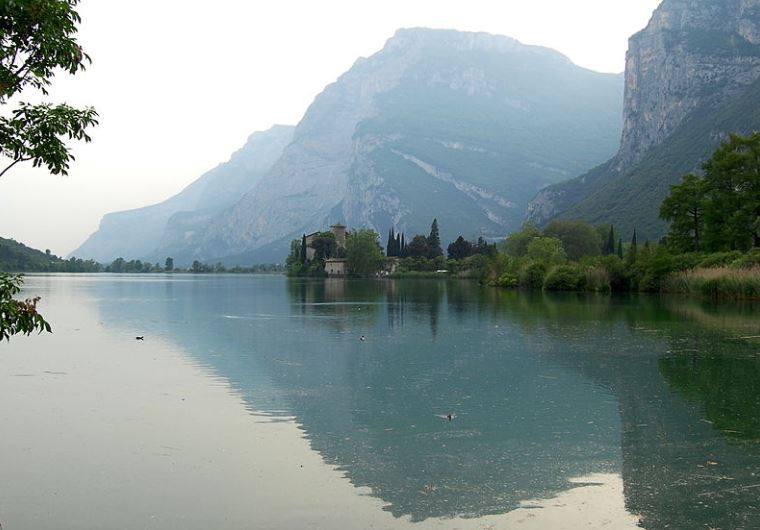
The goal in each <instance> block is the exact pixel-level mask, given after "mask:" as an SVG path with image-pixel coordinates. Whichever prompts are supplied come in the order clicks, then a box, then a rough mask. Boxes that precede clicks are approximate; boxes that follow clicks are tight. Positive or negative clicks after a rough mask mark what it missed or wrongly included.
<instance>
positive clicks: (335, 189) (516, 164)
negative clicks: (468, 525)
mask: <svg viewBox="0 0 760 530" xmlns="http://www.w3.org/2000/svg"><path fill="white" fill-rule="evenodd" d="M621 85H622V78H621V76H617V75H611V74H600V73H596V72H592V71H589V70H585V69H582V68H580V67H578V66H576V65H574V64H573V63H571V62H570V61H569V60H568V59H567V58H566V57H565V56H563V55H561V54H560V53H558V52H555V51H553V50H549V49H546V48H541V47H536V46H525V45H523V44H520V43H519V42H517V41H515V40H513V39H510V38H508V37H502V36H494V35H489V34H484V33H463V32H457V31H450V30H429V29H407V30H400V31H398V32H397V33H396V35H395V36H394V37H393V38H391V39H390V40H389V41H388V42H387V44H386V45H385V47H384V48H383V49H382V50H381V51H380V52H378V53H377V54H375V55H373V56H372V57H370V58H368V59H360V60H359V61H357V62H356V64H354V66H353V67H352V68H351V69H350V70H349V71H348V72H346V73H345V74H344V75H342V76H341V77H340V78H339V79H338V80H337V81H336V82H335V83H333V84H332V85H330V86H328V87H327V88H326V89H325V90H324V91H323V92H322V94H320V95H319V96H318V97H317V98H316V99H315V101H314V102H313V104H312V105H311V106H310V108H309V109H308V111H307V112H306V115H305V116H304V118H303V120H302V121H301V123H300V124H299V125H298V127H297V129H296V131H295V134H294V137H293V142H292V143H291V144H290V145H289V146H288V147H287V148H286V149H285V151H284V153H283V155H282V157H281V158H280V160H278V162H277V163H276V164H275V166H274V167H273V168H272V170H271V171H270V172H269V173H268V174H267V175H266V176H265V177H264V178H263V179H262V180H261V181H260V182H259V183H258V184H257V185H256V186H255V187H254V188H253V189H252V190H251V191H249V192H248V193H247V194H246V195H245V196H244V197H242V199H241V200H240V202H238V203H237V204H236V205H235V207H234V208H232V209H231V210H229V211H226V212H224V213H223V214H222V215H221V216H219V217H218V218H216V219H215V220H213V221H212V222H211V223H210V225H209V227H208V229H207V230H206V231H205V232H204V233H203V234H200V235H199V237H198V238H197V240H195V241H194V242H193V245H192V246H193V248H194V249H195V254H194V257H197V258H199V259H208V258H212V257H213V258H215V259H216V258H222V259H224V260H225V261H228V262H236V261H246V260H248V261H271V260H274V259H282V258H283V257H284V255H285V254H286V253H287V249H288V244H289V241H290V239H292V238H296V237H300V236H301V234H303V233H308V232H311V231H313V230H316V229H319V228H322V227H326V226H328V225H329V224H330V223H332V222H337V221H340V222H343V223H344V224H347V225H348V226H351V227H370V228H374V229H376V230H377V231H378V232H380V233H381V234H385V233H387V231H388V229H389V228H390V227H391V226H393V227H394V228H395V229H396V230H397V231H405V232H407V233H408V234H414V233H427V232H428V231H429V228H430V223H431V221H432V219H433V218H434V217H437V218H438V219H439V223H440V225H441V236H442V238H443V239H444V240H450V239H453V238H455V237H456V235H457V234H459V233H464V234H465V235H468V236H476V235H484V236H494V237H498V236H503V235H504V234H506V233H507V232H509V231H510V230H512V229H514V228H516V227H518V226H519V225H520V224H521V222H522V219H523V215H524V214H523V212H524V209H525V206H526V204H527V201H528V200H529V199H530V198H531V197H532V196H533V195H534V194H535V193H536V192H537V191H538V190H539V189H541V188H542V187H544V186H546V185H548V184H551V183H553V182H558V181H560V180H564V179H566V178H568V177H569V176H571V175H572V174H574V173H578V172H580V171H582V170H583V169H584V168H590V167H593V166H594V165H596V164H598V163H599V162H601V161H602V160H604V159H605V158H606V157H607V156H609V154H611V153H613V152H614V150H615V149H616V147H617V137H618V136H619V133H620V130H621V120H620V109H621V107H622V86H621Z"/></svg>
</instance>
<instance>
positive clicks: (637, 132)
mask: <svg viewBox="0 0 760 530" xmlns="http://www.w3.org/2000/svg"><path fill="white" fill-rule="evenodd" d="M758 79H760V0H665V1H664V2H663V3H662V4H661V5H660V7H659V8H658V9H657V10H656V11H655V12H654V14H653V16H652V19H651V21H650V22H649V24H648V26H647V27H646V28H645V29H644V30H642V31H641V32H639V33H637V34H635V35H634V36H633V37H631V39H630V42H629V49H628V54H627V57H626V72H625V106H624V122H623V134H622V140H621V145H620V150H619V152H618V154H617V155H616V156H615V157H614V158H613V159H612V160H611V161H610V162H609V163H607V164H605V165H604V166H603V167H601V168H598V169H596V170H594V171H592V172H590V173H588V174H585V175H583V176H582V177H579V178H577V179H575V180H572V181H570V182H567V183H562V184H559V185H556V186H550V187H548V188H547V189H545V190H542V191H541V192H540V193H539V194H538V195H537V196H536V197H535V198H534V200H533V201H531V203H530V204H529V206H528V220H529V221H531V222H533V223H536V224H542V223H544V222H545V221H547V220H549V219H551V218H553V217H556V216H563V217H571V216H572V217H583V218H586V219H588V220H590V221H593V222H615V221H616V220H617V219H616V218H617V217H619V216H618V215H617V213H618V210H617V207H618V206H619V194H620V193H621V192H625V191H626V190H627V189H628V188H630V189H631V190H633V191H635V190H636V188H638V191H639V192H643V191H650V190H651V189H652V187H658V188H661V189H662V193H660V194H656V195H652V194H649V193H646V194H643V193H640V195H641V196H643V195H646V197H647V201H648V202H647V204H644V203H642V202H640V201H637V200H636V199H635V198H634V199H633V201H634V202H633V203H632V204H631V205H630V207H631V209H632V210H635V209H637V208H638V209H639V210H640V212H641V214H640V215H637V214H635V213H634V212H633V211H632V212H631V214H630V215H625V216H623V217H627V219H625V220H624V221H623V222H624V224H626V225H627V226H626V227H625V228H626V231H632V229H633V227H634V225H638V226H639V227H646V228H645V231H646V235H647V236H648V237H652V238H654V237H658V236H659V235H662V231H663V230H664V225H663V224H662V223H659V222H658V221H657V213H656V208H655V211H653V209H652V208H648V206H651V204H650V203H651V201H652V200H653V202H654V204H655V206H656V207H659V203H660V202H661V201H662V199H663V198H664V196H665V194H667V190H668V189H669V186H670V184H673V183H675V182H677V181H678V179H679V178H680V176H681V174H682V172H686V171H691V170H694V169H696V168H698V167H699V164H700V162H701V161H702V160H704V159H706V158H708V157H709V156H710V154H711V151H712V150H713V149H714V148H715V146H716V145H717V143H719V141H720V140H721V139H722V138H724V137H725V136H726V135H727V134H728V133H729V132H734V131H736V132H744V131H742V129H743V128H746V127H747V125H749V129H750V130H751V129H753V128H756V127H757V126H760V123H758V124H756V125H754V126H752V125H751V124H746V123H738V122H736V123H724V124H723V126H724V128H718V127H715V128H713V129H709V128H708V130H707V131H705V132H706V134H707V135H708V138H707V139H706V140H707V141H701V140H700V139H696V138H694V139H693V141H692V142H688V141H680V140H677V139H675V138H674V135H678V136H680V137H681V138H682V137H684V136H686V135H689V131H688V130H685V128H686V124H687V123H688V124H689V125H688V127H689V128H691V129H692V132H693V131H694V130H695V129H697V128H702V127H701V125H700V124H701V123H703V122H704V120H705V119H710V120H713V121H716V119H717V121H721V120H720V116H719V115H716V114H715V113H716V112H719V113H722V114H724V115H726V114H729V113H730V112H731V110H730V107H731V105H733V104H734V103H735V102H736V101H738V100H739V99H741V98H742V97H743V96H744V95H745V94H746V93H747V92H748V91H749V90H751V89H752V87H753V85H754V83H755V82H756V81H757V80H758ZM708 117H709V118H708ZM668 140H671V143H672V144H675V145H673V146H672V147H671V151H670V152H669V153H664V152H662V150H661V148H662V147H663V146H664V145H665V144H666V143H667V141H668ZM694 142H696V143H697V144H699V145H700V146H701V148H700V149H697V150H695V149H693V148H690V146H689V144H692V145H691V147H693V143H694ZM658 149H659V150H660V151H659V152H658ZM674 149H675V150H674ZM695 151H696V152H695ZM652 157H663V158H666V159H668V160H669V161H674V160H677V161H678V162H679V163H677V164H671V166H670V168H669V169H672V170H674V171H676V173H675V174H674V173H664V174H661V175H660V179H661V182H662V183H663V184H664V185H659V184H657V183H655V182H652V180H651V179H650V178H649V174H648V171H649V167H648V164H647V162H648V159H651V158H652ZM642 164H643V165H644V167H642ZM645 169H646V170H645ZM624 181H625V182H624ZM605 188H608V190H607V191H606V192H604V191H602V190H604V189H605ZM645 188H647V189H645ZM613 190H614V191H613ZM633 195H635V193H634V194H633ZM592 196H593V200H592V199H591V197H592ZM592 202H593V204H591V203H592ZM652 215H654V218H652ZM618 224H619V222H618Z"/></svg>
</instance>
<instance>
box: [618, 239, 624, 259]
mask: <svg viewBox="0 0 760 530" xmlns="http://www.w3.org/2000/svg"><path fill="white" fill-rule="evenodd" d="M617 255H618V258H620V259H623V238H622V237H621V238H619V239H618V245H617Z"/></svg>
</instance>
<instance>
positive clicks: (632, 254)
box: [625, 228, 639, 265]
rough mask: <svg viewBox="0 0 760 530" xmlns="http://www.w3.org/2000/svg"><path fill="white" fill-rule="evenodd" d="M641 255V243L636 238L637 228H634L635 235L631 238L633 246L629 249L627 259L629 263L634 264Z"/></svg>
mask: <svg viewBox="0 0 760 530" xmlns="http://www.w3.org/2000/svg"><path fill="white" fill-rule="evenodd" d="M638 257H639V245H638V242H637V238H636V229H635V228H634V229H633V237H632V238H631V248H629V249H628V254H627V255H626V257H625V259H626V262H627V263H628V265H630V264H632V263H633V262H635V261H636V259H637V258H638Z"/></svg>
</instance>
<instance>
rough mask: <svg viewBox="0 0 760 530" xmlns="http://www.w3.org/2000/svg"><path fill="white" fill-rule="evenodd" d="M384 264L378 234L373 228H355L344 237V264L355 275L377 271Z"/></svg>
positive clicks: (367, 274) (365, 274)
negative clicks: (355, 229)
mask: <svg viewBox="0 0 760 530" xmlns="http://www.w3.org/2000/svg"><path fill="white" fill-rule="evenodd" d="M384 264H385V256H383V248H382V247H381V246H380V235H379V234H378V233H377V232H375V231H374V230H367V229H363V230H357V231H355V232H352V233H351V234H350V235H349V236H348V237H347V238H346V265H347V267H348V272H349V273H350V274H352V275H356V276H369V275H372V274H375V273H377V272H378V271H380V270H381V269H382V268H383V265H384Z"/></svg>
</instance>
